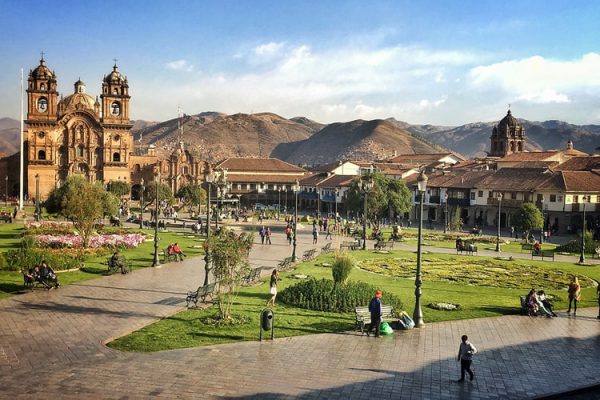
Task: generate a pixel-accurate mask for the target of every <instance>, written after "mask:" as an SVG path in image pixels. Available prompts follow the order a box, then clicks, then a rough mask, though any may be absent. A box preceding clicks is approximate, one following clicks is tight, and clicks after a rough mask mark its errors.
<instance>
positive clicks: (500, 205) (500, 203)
mask: <svg viewBox="0 0 600 400" xmlns="http://www.w3.org/2000/svg"><path fill="white" fill-rule="evenodd" d="M501 207H502V193H498V233H497V234H496V251H497V252H498V253H499V252H500V215H501V214H500V209H501Z"/></svg>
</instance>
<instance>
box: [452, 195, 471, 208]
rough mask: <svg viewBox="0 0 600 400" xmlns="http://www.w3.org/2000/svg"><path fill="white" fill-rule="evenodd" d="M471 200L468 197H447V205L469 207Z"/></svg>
mask: <svg viewBox="0 0 600 400" xmlns="http://www.w3.org/2000/svg"><path fill="white" fill-rule="evenodd" d="M470 205H471V201H470V200H469V199H455V198H452V197H450V198H448V206H458V207H469V206H470Z"/></svg>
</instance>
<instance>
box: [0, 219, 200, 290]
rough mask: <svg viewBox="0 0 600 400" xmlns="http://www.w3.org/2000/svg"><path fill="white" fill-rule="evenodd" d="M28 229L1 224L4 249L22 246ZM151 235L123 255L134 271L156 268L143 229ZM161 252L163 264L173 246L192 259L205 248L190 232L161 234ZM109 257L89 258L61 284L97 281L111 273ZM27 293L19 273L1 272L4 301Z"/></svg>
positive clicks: (0, 243) (0, 246)
mask: <svg viewBox="0 0 600 400" xmlns="http://www.w3.org/2000/svg"><path fill="white" fill-rule="evenodd" d="M140 231H141V230H139V229H131V232H132V233H133V232H140ZM23 232H24V228H23V226H22V225H21V224H0V250H1V251H7V250H10V249H14V248H16V247H18V246H19V243H20V241H21V235H22V234H23ZM143 232H144V233H146V234H147V235H148V238H147V240H146V241H144V242H143V243H142V244H141V245H140V246H138V247H137V248H135V249H124V250H122V251H121V253H122V254H123V255H124V256H125V257H126V258H127V260H129V262H130V263H131V265H132V267H133V269H134V270H135V269H138V268H145V267H149V266H151V265H152V260H153V255H154V242H153V240H151V239H152V238H153V232H154V231H152V230H148V229H146V230H143ZM159 239H160V241H159V252H160V256H161V257H160V259H161V261H162V251H163V249H165V248H166V247H167V246H168V245H169V243H174V242H178V243H179V245H180V247H181V249H182V251H183V252H184V254H185V255H186V256H188V257H196V256H199V255H202V254H204V250H203V249H199V248H193V247H192V246H198V245H202V243H203V241H202V240H201V237H200V236H195V235H192V234H190V233H185V234H182V233H176V232H168V231H167V232H160V233H159ZM109 256H110V254H107V255H105V256H101V257H89V258H87V259H85V260H84V263H83V264H84V268H83V270H80V271H72V272H61V273H59V274H58V279H59V282H60V283H61V285H65V284H69V283H74V282H81V281H85V280H89V279H94V278H97V277H99V276H101V275H103V274H105V273H106V272H107V267H106V264H105V262H106V259H107V258H108V257H109ZM22 291H23V275H21V273H20V272H19V271H0V298H3V297H7V296H10V295H13V294H16V293H19V292H22Z"/></svg>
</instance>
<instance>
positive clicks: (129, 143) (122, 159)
mask: <svg viewBox="0 0 600 400" xmlns="http://www.w3.org/2000/svg"><path fill="white" fill-rule="evenodd" d="M129 100H130V96H129V84H128V82H127V78H126V77H125V76H124V75H123V74H121V72H119V68H118V67H117V65H116V63H115V65H114V66H113V69H112V71H111V72H110V73H109V74H108V75H106V76H104V79H103V80H102V89H101V94H100V97H99V98H98V96H96V97H95V98H94V97H92V96H90V95H89V94H87V93H86V85H85V84H84V83H83V82H82V81H81V80H78V81H77V82H75V83H74V90H73V93H72V94H70V95H68V96H66V97H63V96H60V97H59V93H58V82H57V78H56V74H55V73H54V72H53V71H52V70H51V69H50V68H49V67H48V66H47V65H46V62H45V60H44V58H43V57H42V59H41V60H40V63H39V65H38V66H37V67H36V68H35V69H33V70H32V71H30V72H29V78H28V84H27V119H26V121H25V123H26V131H25V132H24V134H25V162H26V170H27V175H26V179H27V182H26V184H25V187H26V189H27V193H28V194H29V196H30V197H33V196H35V193H36V180H39V191H40V198H42V199H43V198H45V197H46V196H47V194H48V193H49V192H50V191H51V190H52V189H54V188H55V187H58V186H60V185H61V184H62V182H64V181H65V179H66V178H67V176H70V175H81V176H83V177H84V178H85V179H87V180H88V181H90V182H95V181H102V182H105V183H108V182H110V181H117V180H120V181H125V182H130V179H131V171H130V165H129V164H130V160H129V158H130V157H131V156H130V153H131V152H132V150H133V138H132V134H131V128H132V124H131V123H130V120H129Z"/></svg>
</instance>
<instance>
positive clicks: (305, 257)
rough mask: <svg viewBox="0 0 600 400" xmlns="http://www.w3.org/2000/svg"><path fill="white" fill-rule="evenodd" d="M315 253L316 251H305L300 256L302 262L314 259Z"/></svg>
mask: <svg viewBox="0 0 600 400" xmlns="http://www.w3.org/2000/svg"><path fill="white" fill-rule="evenodd" d="M316 252H317V249H310V250H306V251H305V252H304V253H303V254H302V261H310V260H312V259H313V258H315V253H316Z"/></svg>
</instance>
